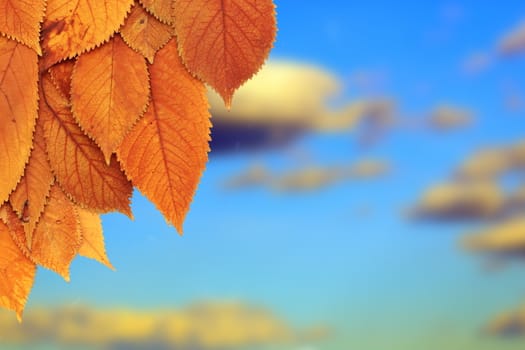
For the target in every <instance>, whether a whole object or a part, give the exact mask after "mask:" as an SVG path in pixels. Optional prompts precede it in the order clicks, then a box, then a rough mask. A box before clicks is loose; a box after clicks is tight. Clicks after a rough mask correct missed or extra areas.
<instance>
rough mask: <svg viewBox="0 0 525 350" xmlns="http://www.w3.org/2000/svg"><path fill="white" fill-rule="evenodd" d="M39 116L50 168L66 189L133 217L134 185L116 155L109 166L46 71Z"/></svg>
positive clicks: (73, 195)
mask: <svg viewBox="0 0 525 350" xmlns="http://www.w3.org/2000/svg"><path fill="white" fill-rule="evenodd" d="M41 86H42V89H43V96H42V97H41V98H40V118H42V120H43V125H44V137H45V140H46V150H47V153H48V157H49V163H50V164H51V169H52V170H53V173H54V174H55V176H56V179H57V181H58V183H59V184H60V186H61V187H62V188H63V189H64V191H65V192H66V193H67V194H68V195H69V196H71V198H72V199H73V200H74V201H75V202H76V203H78V204H80V205H82V206H86V207H89V208H92V209H94V210H98V211H101V212H108V211H112V210H119V211H121V212H122V213H124V214H126V215H128V216H130V215H131V211H130V208H129V198H130V197H131V191H132V186H131V183H130V182H129V181H128V180H127V179H126V176H125V175H124V173H123V172H122V171H121V170H120V166H119V164H118V162H117V160H116V159H115V157H113V159H112V161H111V162H110V164H109V165H107V164H106V161H105V160H104V155H103V154H102V152H101V151H100V149H99V148H98V147H97V145H96V144H95V143H94V142H93V141H92V140H91V139H90V138H89V137H87V136H86V135H85V134H84V133H83V132H82V130H81V129H80V127H79V126H78V125H77V123H76V122H75V120H74V118H73V115H72V114H71V109H70V108H69V103H68V101H67V99H65V98H64V97H63V96H62V95H61V94H60V93H59V92H58V90H57V89H56V88H55V86H54V85H53V83H52V82H51V79H50V78H49V76H48V75H47V74H46V75H44V76H43V77H42V78H41Z"/></svg>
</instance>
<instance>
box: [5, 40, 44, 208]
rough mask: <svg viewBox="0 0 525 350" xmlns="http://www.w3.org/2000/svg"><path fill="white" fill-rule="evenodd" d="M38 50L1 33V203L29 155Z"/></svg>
mask: <svg viewBox="0 0 525 350" xmlns="http://www.w3.org/2000/svg"><path fill="white" fill-rule="evenodd" d="M37 82H38V66H37V54H36V52H35V51H33V50H31V49H30V48H28V47H27V46H25V45H23V44H19V43H18V42H16V41H14V40H11V39H8V38H6V37H2V36H0V149H1V150H2V151H1V152H0V164H1V165H2V166H1V167H0V203H3V202H5V201H6V200H7V199H8V197H9V193H11V191H13V189H14V188H15V187H16V185H17V183H18V181H19V180H20V178H21V177H22V175H23V173H24V167H25V164H26V162H27V160H28V159H29V154H30V152H31V143H32V138H33V130H34V128H35V121H36V117H37V105H38V92H37Z"/></svg>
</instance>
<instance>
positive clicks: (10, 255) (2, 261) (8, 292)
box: [0, 220, 36, 320]
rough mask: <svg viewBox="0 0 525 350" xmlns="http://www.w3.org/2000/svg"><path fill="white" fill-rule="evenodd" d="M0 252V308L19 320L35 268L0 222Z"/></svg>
mask: <svg viewBox="0 0 525 350" xmlns="http://www.w3.org/2000/svg"><path fill="white" fill-rule="evenodd" d="M0 252H1V254H0V306H1V307H4V308H7V309H9V310H13V311H15V312H16V314H17V317H18V319H19V320H21V318H22V312H23V311H24V306H25V304H26V301H27V297H28V296H29V292H30V291H31V287H32V286H33V280H34V278H35V272H36V266H35V264H34V263H33V262H31V261H30V260H29V259H28V258H27V257H26V256H25V255H24V254H23V253H22V252H21V251H20V249H18V247H17V246H16V245H15V243H14V242H13V239H12V238H11V235H10V232H9V228H8V227H7V225H6V224H5V223H4V222H3V221H1V220H0Z"/></svg>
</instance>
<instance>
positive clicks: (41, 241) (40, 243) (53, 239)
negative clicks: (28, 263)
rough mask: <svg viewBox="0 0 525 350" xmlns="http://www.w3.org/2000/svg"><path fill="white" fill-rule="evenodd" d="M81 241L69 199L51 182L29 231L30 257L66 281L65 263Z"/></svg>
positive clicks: (66, 270) (67, 268)
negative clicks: (35, 223) (39, 216)
mask: <svg viewBox="0 0 525 350" xmlns="http://www.w3.org/2000/svg"><path fill="white" fill-rule="evenodd" d="M81 244H82V235H81V233H80V226H79V224H78V219H77V216H76V215H75V209H74V207H73V204H72V203H71V201H70V200H69V199H68V198H67V197H66V195H65V194H64V193H63V192H62V190H61V189H60V188H59V187H58V186H57V185H56V184H55V185H53V186H52V187H51V192H50V196H49V202H48V203H47V205H46V207H45V209H44V212H43V213H42V217H41V218H40V221H39V222H38V224H37V226H36V229H35V232H34V234H33V243H32V246H31V247H28V248H29V251H30V257H31V260H33V261H34V262H35V263H37V264H39V265H42V266H43V267H45V268H48V269H50V270H52V271H55V272H56V273H58V274H59V275H61V276H62V277H63V278H64V279H65V280H66V281H69V266H70V265H71V261H73V259H74V258H75V256H76V255H77V253H78V249H79V248H80V245H81Z"/></svg>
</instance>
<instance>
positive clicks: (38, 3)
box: [0, 0, 46, 55]
mask: <svg viewBox="0 0 525 350" xmlns="http://www.w3.org/2000/svg"><path fill="white" fill-rule="evenodd" d="M45 7H46V2H45V0H15V1H13V0H0V13H1V14H2V16H0V33H2V34H4V35H6V36H7V37H9V38H12V39H15V40H16V41H18V42H20V43H22V44H25V45H27V46H29V47H30V48H32V49H33V50H35V52H36V53H38V54H39V55H41V54H42V49H41V48H40V22H42V19H43V17H44V11H45Z"/></svg>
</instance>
